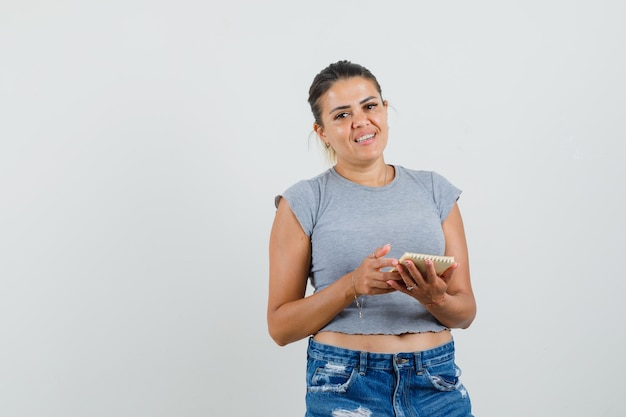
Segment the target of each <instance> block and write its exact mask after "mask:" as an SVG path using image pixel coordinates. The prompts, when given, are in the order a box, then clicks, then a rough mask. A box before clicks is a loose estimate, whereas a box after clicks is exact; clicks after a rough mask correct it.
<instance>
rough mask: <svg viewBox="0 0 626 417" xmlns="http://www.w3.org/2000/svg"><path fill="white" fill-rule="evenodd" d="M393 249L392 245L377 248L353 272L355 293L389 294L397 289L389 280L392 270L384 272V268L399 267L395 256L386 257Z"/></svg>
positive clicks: (356, 294)
mask: <svg viewBox="0 0 626 417" xmlns="http://www.w3.org/2000/svg"><path fill="white" fill-rule="evenodd" d="M390 250H391V245H390V244H386V245H384V246H381V247H378V248H376V250H374V252H373V253H372V254H371V255H368V256H367V257H366V258H365V259H363V261H362V262H361V265H359V267H358V268H357V269H355V270H354V271H353V272H352V286H353V289H354V295H355V296H356V297H360V296H361V295H376V294H387V293H389V292H393V291H396V288H392V287H391V286H390V285H389V284H388V281H389V280H390V279H391V276H392V275H391V274H392V273H390V272H382V271H381V270H382V269H383V268H387V267H397V265H398V261H397V260H396V259H393V258H384V256H385V255H387V254H388V253H389V251H390Z"/></svg>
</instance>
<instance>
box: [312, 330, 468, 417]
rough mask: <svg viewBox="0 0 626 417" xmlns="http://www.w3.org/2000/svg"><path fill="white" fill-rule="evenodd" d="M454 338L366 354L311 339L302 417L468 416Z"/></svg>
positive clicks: (465, 394) (466, 395)
mask: <svg viewBox="0 0 626 417" xmlns="http://www.w3.org/2000/svg"><path fill="white" fill-rule="evenodd" d="M460 375H461V370H460V369H459V368H458V367H457V366H456V364H455V361H454V341H450V342H447V343H445V344H443V345H441V346H437V347H435V348H432V349H428V350H424V351H419V352H411V353H394V354H388V353H370V352H360V351H356V350H350V349H343V348H339V347H335V346H329V345H325V344H322V343H319V342H317V341H315V340H313V338H310V339H309V346H308V351H307V371H306V382H307V393H306V417H322V416H323V417H348V416H355V417H405V416H406V417H426V416H427V417H438V416H441V417H444V416H445V417H471V416H472V412H471V403H470V398H469V395H468V393H467V391H466V390H465V387H464V386H463V384H461V381H460V380H459V376H460Z"/></svg>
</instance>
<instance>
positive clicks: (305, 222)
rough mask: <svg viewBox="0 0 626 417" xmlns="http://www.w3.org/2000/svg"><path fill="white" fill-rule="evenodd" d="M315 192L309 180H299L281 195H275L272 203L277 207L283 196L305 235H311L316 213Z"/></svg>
mask: <svg viewBox="0 0 626 417" xmlns="http://www.w3.org/2000/svg"><path fill="white" fill-rule="evenodd" d="M315 196H316V194H315V192H314V190H313V188H312V187H311V183H310V182H309V181H300V182H297V183H296V184H294V185H292V186H291V187H289V188H287V190H285V192H284V193H283V194H281V195H278V196H276V198H275V199H274V205H275V206H276V207H278V203H279V202H280V200H281V198H284V199H285V200H286V201H287V203H289V207H291V211H293V214H295V216H296V218H297V219H298V222H300V226H301V227H302V230H304V233H306V235H307V236H311V233H313V225H314V224H315V213H317V201H318V199H316V198H315Z"/></svg>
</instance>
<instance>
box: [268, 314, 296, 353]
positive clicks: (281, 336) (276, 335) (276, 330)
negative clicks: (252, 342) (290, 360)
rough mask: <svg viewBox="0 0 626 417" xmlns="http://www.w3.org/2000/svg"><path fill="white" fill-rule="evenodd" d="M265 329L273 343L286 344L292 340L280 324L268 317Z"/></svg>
mask: <svg viewBox="0 0 626 417" xmlns="http://www.w3.org/2000/svg"><path fill="white" fill-rule="evenodd" d="M267 330H268V333H269V335H270V337H271V338H272V340H273V341H274V343H276V344H277V345H278V346H281V347H282V346H287V345H288V344H289V343H291V342H293V340H292V339H291V338H289V335H288V334H287V333H286V332H285V331H284V330H283V329H281V326H279V325H278V324H277V323H273V321H272V320H271V319H269V318H268V320H267Z"/></svg>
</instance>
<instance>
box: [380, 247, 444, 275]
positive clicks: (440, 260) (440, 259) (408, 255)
mask: <svg viewBox="0 0 626 417" xmlns="http://www.w3.org/2000/svg"><path fill="white" fill-rule="evenodd" d="M409 259H410V260H411V261H413V263H414V264H415V266H416V267H417V269H418V270H419V271H420V272H421V273H422V274H426V264H424V261H425V260H426V259H430V260H431V261H433V263H434V264H435V271H436V272H437V275H439V274H441V273H443V271H445V270H446V269H448V268H450V267H451V266H452V265H453V264H454V256H440V255H427V254H424V253H412V252H405V253H404V255H402V256H401V257H400V259H399V260H398V261H399V262H400V263H402V262H404V261H406V260H409ZM394 270H395V268H393V269H392V271H394Z"/></svg>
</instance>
